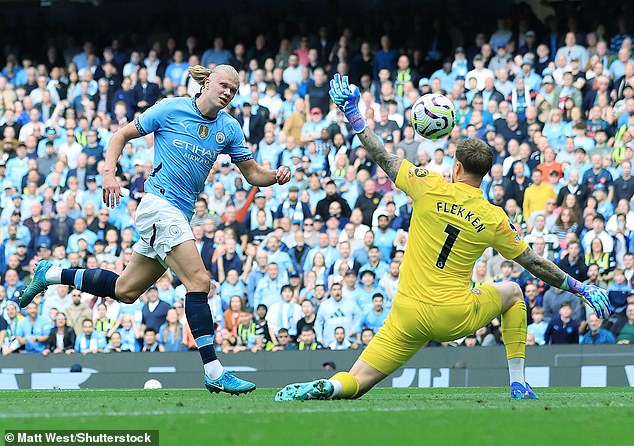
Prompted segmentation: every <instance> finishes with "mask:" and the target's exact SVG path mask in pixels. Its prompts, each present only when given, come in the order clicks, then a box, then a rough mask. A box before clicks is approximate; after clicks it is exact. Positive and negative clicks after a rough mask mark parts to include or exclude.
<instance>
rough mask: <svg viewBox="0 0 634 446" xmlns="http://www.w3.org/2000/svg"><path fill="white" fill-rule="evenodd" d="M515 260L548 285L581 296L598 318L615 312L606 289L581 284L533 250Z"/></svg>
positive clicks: (528, 250) (528, 249)
mask: <svg viewBox="0 0 634 446" xmlns="http://www.w3.org/2000/svg"><path fill="white" fill-rule="evenodd" d="M513 260H515V261H516V262H517V263H519V264H520V265H522V266H523V267H524V268H526V269H527V270H528V271H529V272H530V273H531V274H533V275H534V276H535V277H537V278H539V279H542V280H543V281H544V282H546V283H547V284H548V285H550V286H553V287H555V288H559V289H561V290H564V291H569V292H571V293H574V294H576V295H577V296H579V297H580V298H581V299H582V300H583V301H584V302H585V303H586V304H588V305H590V306H591V307H592V309H593V310H594V312H595V314H596V315H597V317H599V318H601V319H605V318H607V317H608V316H609V315H610V313H611V312H612V311H613V309H612V304H611V303H610V299H609V298H608V293H607V292H606V291H605V290H604V289H602V288H599V287H597V286H594V285H585V284H583V283H581V282H579V281H578V280H577V279H575V278H574V277H571V276H569V275H568V274H566V273H565V272H563V271H562V270H561V269H560V268H559V267H558V266H557V265H555V264H554V263H553V262H551V261H550V260H548V259H544V258H543V257H541V256H539V255H537V253H535V251H533V250H532V249H530V248H526V250H525V251H524V252H523V253H522V254H520V255H519V256H517V257H516V258H515V259H513Z"/></svg>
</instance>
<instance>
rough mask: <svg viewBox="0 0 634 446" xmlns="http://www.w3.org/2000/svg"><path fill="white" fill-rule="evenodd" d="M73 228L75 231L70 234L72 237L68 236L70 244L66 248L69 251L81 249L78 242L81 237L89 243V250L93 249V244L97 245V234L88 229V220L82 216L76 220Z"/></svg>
mask: <svg viewBox="0 0 634 446" xmlns="http://www.w3.org/2000/svg"><path fill="white" fill-rule="evenodd" d="M73 229H74V232H73V233H72V234H71V235H70V237H68V246H67V247H66V250H67V251H68V252H77V250H78V249H79V248H78V246H77V242H78V241H79V239H84V240H86V242H87V243H88V250H89V251H92V250H93V246H95V242H96V241H97V234H95V233H94V232H92V231H90V230H89V229H88V226H87V225H86V220H85V219H84V218H81V217H80V218H78V219H77V220H75V223H74V225H73Z"/></svg>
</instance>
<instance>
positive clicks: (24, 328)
mask: <svg viewBox="0 0 634 446" xmlns="http://www.w3.org/2000/svg"><path fill="white" fill-rule="evenodd" d="M38 312H39V308H38V306H37V304H35V303H30V304H29V305H28V306H27V307H26V314H27V317H25V318H24V319H22V320H21V321H20V323H19V324H18V330H17V332H16V334H15V335H16V337H17V338H18V341H19V342H20V344H21V345H24V347H25V351H26V352H27V353H41V352H43V351H44V350H46V341H47V340H48V334H49V333H50V331H51V328H53V323H52V322H51V320H50V319H49V318H48V317H46V316H40V315H38ZM91 323H92V321H91Z"/></svg>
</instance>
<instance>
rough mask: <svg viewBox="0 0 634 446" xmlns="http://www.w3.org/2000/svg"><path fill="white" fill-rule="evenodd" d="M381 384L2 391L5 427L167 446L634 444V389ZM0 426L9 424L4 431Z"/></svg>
mask: <svg viewBox="0 0 634 446" xmlns="http://www.w3.org/2000/svg"><path fill="white" fill-rule="evenodd" d="M537 390H538V392H539V394H540V397H541V399H540V400H538V401H511V400H510V399H509V397H508V389H506V388H466V389H456V388H453V389H377V390H373V391H372V392H370V393H369V394H368V395H366V396H364V397H363V398H362V399H360V400H357V401H307V402H291V403H276V402H274V401H273V396H274V394H275V390H272V389H264V390H258V391H256V392H255V393H252V394H250V395H249V396H242V397H231V396H228V395H214V396H211V395H210V394H209V393H207V392H206V391H204V390H151V391H150V390H141V391H139V390H93V391H90V390H79V391H62V390H60V391H2V392H0V407H1V408H2V409H0V430H4V429H159V430H160V439H161V441H160V443H161V445H162V446H163V445H185V446H195V445H198V444H205V445H218V446H221V445H245V446H246V445H248V446H252V445H289V446H290V445H292V446H308V445H320V446H323V445H335V444H345V445H387V446H398V445H408V446H410V445H411V446H416V445H430V446H432V445H433V446H441V445H459V446H467V445H494V444H495V445H520V444H526V445H529V444H530V445H557V446H563V445H575V446H581V445H586V444H587V445H593V446H600V445H606V444H610V445H612V446H617V445H634V427H633V426H634V425H633V424H632V420H634V389H630V388H606V389H579V388H549V389H537ZM0 433H1V432H0Z"/></svg>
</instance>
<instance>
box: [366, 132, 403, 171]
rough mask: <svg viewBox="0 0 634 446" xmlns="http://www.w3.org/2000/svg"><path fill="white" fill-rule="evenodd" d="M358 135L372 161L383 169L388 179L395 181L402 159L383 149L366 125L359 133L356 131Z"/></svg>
mask: <svg viewBox="0 0 634 446" xmlns="http://www.w3.org/2000/svg"><path fill="white" fill-rule="evenodd" d="M358 135H359V139H360V140H361V142H362V143H363V147H364V148H365V150H367V151H368V153H369V154H370V156H371V157H372V159H373V160H374V162H375V163H377V164H378V165H379V167H381V169H383V170H384V171H385V173H386V174H387V176H388V177H389V178H390V180H392V181H394V182H396V176H397V175H398V170H399V169H400V168H401V163H402V162H403V159H402V158H401V157H399V156H398V155H394V154H393V153H389V152H388V151H387V150H385V146H383V144H382V143H381V141H380V140H379V138H378V137H377V136H376V134H375V133H374V132H373V131H372V130H370V129H369V128H368V127H366V128H365V129H364V130H363V131H362V132H361V133H358Z"/></svg>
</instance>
